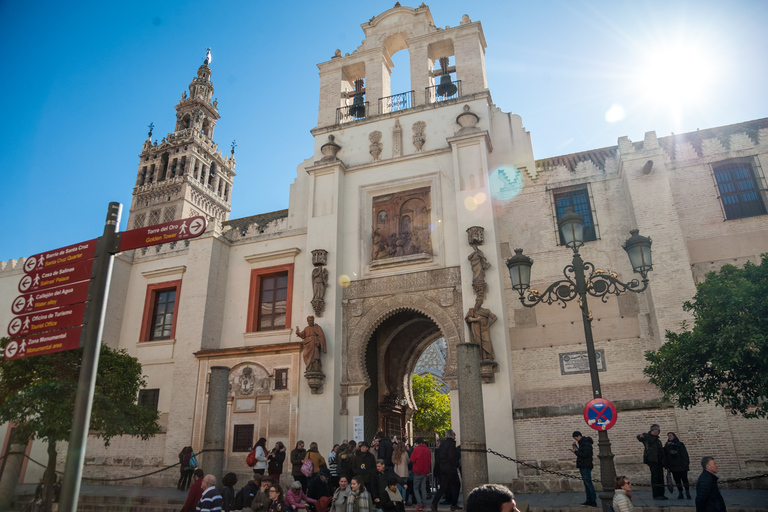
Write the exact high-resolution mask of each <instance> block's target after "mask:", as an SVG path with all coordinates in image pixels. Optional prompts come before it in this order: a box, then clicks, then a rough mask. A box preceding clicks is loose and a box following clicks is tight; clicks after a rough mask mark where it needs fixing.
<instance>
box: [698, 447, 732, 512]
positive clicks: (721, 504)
mask: <svg viewBox="0 0 768 512" xmlns="http://www.w3.org/2000/svg"><path fill="white" fill-rule="evenodd" d="M701 467H702V468H704V471H702V472H701V476H699V480H698V482H696V512H726V510H725V500H724V499H723V495H722V494H720V489H718V488H717V476H716V475H717V462H715V458H714V457H704V458H702V459H701Z"/></svg>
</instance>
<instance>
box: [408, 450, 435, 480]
mask: <svg viewBox="0 0 768 512" xmlns="http://www.w3.org/2000/svg"><path fill="white" fill-rule="evenodd" d="M411 462H413V472H414V473H415V474H417V475H428V474H429V472H430V471H431V470H432V453H430V451H429V447H428V446H427V445H425V444H420V445H418V446H417V447H416V448H414V449H413V453H411Z"/></svg>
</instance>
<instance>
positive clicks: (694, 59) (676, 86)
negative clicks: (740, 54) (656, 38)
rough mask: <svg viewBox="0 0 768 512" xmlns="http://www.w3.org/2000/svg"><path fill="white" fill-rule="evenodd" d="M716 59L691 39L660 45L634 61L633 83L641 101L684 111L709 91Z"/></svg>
mask: <svg viewBox="0 0 768 512" xmlns="http://www.w3.org/2000/svg"><path fill="white" fill-rule="evenodd" d="M715 62H716V59H714V56H713V55H712V54H711V53H710V52H708V51H707V49H706V48H704V47H703V46H702V45H701V44H699V43H698V42H695V41H678V42H675V43H672V44H661V45H658V46H656V47H655V48H653V49H652V50H651V51H649V52H648V53H647V54H646V55H645V58H644V62H640V63H638V64H639V65H638V68H637V71H638V73H637V76H636V79H637V85H638V86H639V87H640V92H641V94H642V95H643V97H644V99H645V103H646V104H649V105H651V106H653V107H657V108H671V109H676V110H685V109H687V108H689V107H701V106H702V104H703V103H705V102H706V101H707V100H709V99H710V97H711V94H712V91H713V79H714V78H715V76H714V66H715Z"/></svg>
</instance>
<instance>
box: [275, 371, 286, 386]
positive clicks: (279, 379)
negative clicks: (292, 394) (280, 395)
mask: <svg viewBox="0 0 768 512" xmlns="http://www.w3.org/2000/svg"><path fill="white" fill-rule="evenodd" d="M275 389H288V368H279V369H276V370H275Z"/></svg>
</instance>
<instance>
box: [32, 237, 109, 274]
mask: <svg viewBox="0 0 768 512" xmlns="http://www.w3.org/2000/svg"><path fill="white" fill-rule="evenodd" d="M96 241H97V239H96V238H94V239H93V240H88V241H87V242H80V243H79V244H74V245H70V246H67V247H62V248H60V249H54V250H52V251H48V252H42V253H40V254H35V255H34V256H30V257H29V258H27V261H25V262H24V272H26V273H27V274H32V273H34V272H39V271H41V270H44V269H49V268H56V267H61V266H63V265H71V264H72V263H78V262H80V261H85V260H90V259H93V255H94V254H95V253H96Z"/></svg>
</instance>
